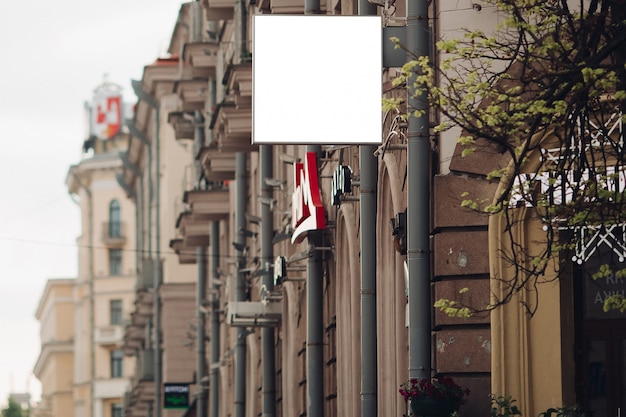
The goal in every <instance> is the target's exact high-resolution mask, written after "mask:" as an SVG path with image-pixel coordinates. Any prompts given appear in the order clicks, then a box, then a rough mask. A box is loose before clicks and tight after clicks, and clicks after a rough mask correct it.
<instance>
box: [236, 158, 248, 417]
mask: <svg viewBox="0 0 626 417" xmlns="http://www.w3.org/2000/svg"><path fill="white" fill-rule="evenodd" d="M235 178H236V179H235V187H236V189H235V193H236V206H237V207H236V211H235V227H236V229H235V243H237V244H239V245H240V247H243V246H245V244H246V239H245V236H244V235H243V233H242V232H241V230H242V229H245V227H246V217H245V212H246V200H247V198H246V194H247V193H246V191H247V190H246V188H247V181H246V154H245V153H244V152H237V153H236V154H235ZM244 266H245V258H244V253H243V250H240V249H237V288H236V290H235V300H236V301H245V300H246V281H245V273H244V272H242V269H243V268H244ZM245 413H246V329H245V328H243V327H238V328H237V341H236V345H235V417H245Z"/></svg>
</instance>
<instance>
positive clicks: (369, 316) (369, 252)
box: [358, 0, 382, 417]
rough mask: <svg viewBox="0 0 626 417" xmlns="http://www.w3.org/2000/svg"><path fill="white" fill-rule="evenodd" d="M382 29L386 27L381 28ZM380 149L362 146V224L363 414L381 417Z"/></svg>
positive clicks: (366, 8) (369, 7)
mask: <svg viewBox="0 0 626 417" xmlns="http://www.w3.org/2000/svg"><path fill="white" fill-rule="evenodd" d="M376 13H377V9H376V5H375V4H372V3H370V2H369V1H368V0H359V2H358V14H359V16H369V15H376ZM381 30H382V28H381ZM375 151H376V147H375V146H373V145H361V146H360V147H359V167H360V169H359V172H360V181H361V186H360V194H359V201H360V205H359V209H360V217H361V221H360V225H361V239H360V245H361V248H360V249H361V415H362V416H363V417H376V416H377V415H378V398H377V392H378V375H377V369H378V361H377V360H378V358H377V355H378V351H377V335H376V325H377V321H376V245H377V242H376V238H377V236H376V224H377V221H376V220H377V219H376V216H377V198H378V158H377V157H376V156H375V155H374V152H375Z"/></svg>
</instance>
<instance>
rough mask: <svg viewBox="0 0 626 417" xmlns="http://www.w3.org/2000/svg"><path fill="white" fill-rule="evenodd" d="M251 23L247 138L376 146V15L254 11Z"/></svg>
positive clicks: (378, 55)
mask: <svg viewBox="0 0 626 417" xmlns="http://www.w3.org/2000/svg"><path fill="white" fill-rule="evenodd" d="M253 25H254V26H253V42H254V44H253V54H252V62H253V63H252V68H253V78H252V82H253V96H252V98H253V103H252V119H253V123H252V126H253V129H252V130H253V132H252V142H253V143H257V144H263V143H268V144H270V143H271V144H375V143H381V141H382V123H381V99H382V79H381V78H382V77H381V74H382V52H381V51H382V49H381V46H382V45H381V44H382V35H381V31H382V24H381V17H380V16H321V15H306V16H303V15H301V16H286V15H256V16H254V20H253Z"/></svg>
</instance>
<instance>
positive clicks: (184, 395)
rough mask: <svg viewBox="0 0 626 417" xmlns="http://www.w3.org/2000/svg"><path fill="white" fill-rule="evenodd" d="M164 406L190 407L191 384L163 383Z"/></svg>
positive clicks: (166, 407)
mask: <svg viewBox="0 0 626 417" xmlns="http://www.w3.org/2000/svg"><path fill="white" fill-rule="evenodd" d="M163 408H165V409H173V408H178V409H181V408H183V409H184V408H189V384H179V383H165V384H163Z"/></svg>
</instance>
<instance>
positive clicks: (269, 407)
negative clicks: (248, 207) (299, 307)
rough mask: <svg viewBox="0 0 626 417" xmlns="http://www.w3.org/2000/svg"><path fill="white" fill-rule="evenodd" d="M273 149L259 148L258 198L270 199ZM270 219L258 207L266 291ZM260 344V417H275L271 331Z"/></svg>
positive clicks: (265, 330)
mask: <svg viewBox="0 0 626 417" xmlns="http://www.w3.org/2000/svg"><path fill="white" fill-rule="evenodd" d="M273 156H274V148H273V146H272V145H260V146H259V158H260V171H261V172H260V174H261V175H260V176H259V178H260V183H261V184H260V189H261V197H263V198H265V199H271V198H273V192H272V187H271V186H269V185H268V184H267V182H266V181H265V180H266V179H267V178H272V177H273V176H274V167H273V166H272V164H273V162H274V160H273ZM273 235H274V216H273V214H272V210H271V207H270V205H269V204H263V203H262V204H261V259H262V268H263V281H262V284H263V285H264V286H265V287H266V289H267V291H272V290H273V289H274V279H273V278H274V277H273V276H272V273H271V271H272V270H271V268H270V265H272V260H273V258H274V246H273V245H274V244H273V243H272V238H273ZM261 338H262V345H263V353H262V355H263V417H274V416H275V415H276V353H275V351H274V328H273V327H263V328H262V330H261Z"/></svg>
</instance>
